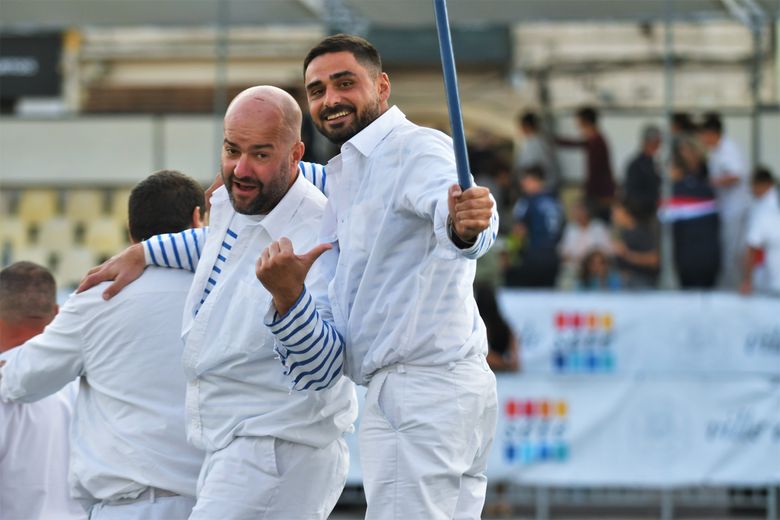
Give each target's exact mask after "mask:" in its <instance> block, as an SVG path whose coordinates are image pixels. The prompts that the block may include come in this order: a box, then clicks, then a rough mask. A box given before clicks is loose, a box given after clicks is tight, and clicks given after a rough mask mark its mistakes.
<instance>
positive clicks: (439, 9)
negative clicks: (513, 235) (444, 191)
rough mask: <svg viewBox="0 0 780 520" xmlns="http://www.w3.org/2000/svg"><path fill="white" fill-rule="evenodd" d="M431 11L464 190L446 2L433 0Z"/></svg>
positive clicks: (462, 138)
mask: <svg viewBox="0 0 780 520" xmlns="http://www.w3.org/2000/svg"><path fill="white" fill-rule="evenodd" d="M433 11H434V14H435V16H436V32H437V33H438V34H439V52H440V53H441V66H442V70H443V71H444V90H445V91H446V92H447V109H448V110H449V113H450V128H451V129H452V146H453V148H454V149H455V164H456V165H457V169H458V184H460V188H461V189H462V190H464V191H465V190H467V189H468V188H470V187H471V172H470V169H469V157H468V154H467V152H466V135H465V132H464V131H463V115H462V114H461V112H460V95H459V94H458V75H457V73H456V72H455V55H454V54H453V52H452V36H451V35H450V22H449V19H448V16H447V2H446V1H445V0H433Z"/></svg>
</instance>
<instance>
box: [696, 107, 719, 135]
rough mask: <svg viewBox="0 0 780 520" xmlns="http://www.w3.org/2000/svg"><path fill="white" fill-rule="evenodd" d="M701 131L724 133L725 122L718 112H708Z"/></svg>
mask: <svg viewBox="0 0 780 520" xmlns="http://www.w3.org/2000/svg"><path fill="white" fill-rule="evenodd" d="M700 129H701V130H702V131H705V132H714V133H716V134H719V135H720V134H722V133H723V120H722V119H721V117H720V114H719V113H718V112H707V113H706V114H704V119H703V120H702V123H701V126H700Z"/></svg>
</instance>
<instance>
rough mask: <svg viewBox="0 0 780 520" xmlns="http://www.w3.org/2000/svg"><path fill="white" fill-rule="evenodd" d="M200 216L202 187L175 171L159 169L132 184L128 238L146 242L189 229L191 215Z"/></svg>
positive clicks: (202, 200) (202, 207)
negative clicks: (197, 214) (151, 238)
mask: <svg viewBox="0 0 780 520" xmlns="http://www.w3.org/2000/svg"><path fill="white" fill-rule="evenodd" d="M195 208H200V213H201V216H202V215H203V210H204V208H205V205H204V195H203V187H202V186H201V185H200V184H198V183H197V182H195V181H194V180H193V179H191V178H190V177H187V176H186V175H184V174H183V173H181V172H178V171H175V170H160V171H158V172H155V173H153V174H151V175H150V176H149V177H147V178H146V179H144V180H142V181H141V182H139V183H138V184H136V185H135V187H134V188H133V190H132V191H131V192H130V200H129V201H128V214H129V219H128V220H129V227H130V236H131V237H132V238H133V240H135V241H138V242H140V241H142V240H146V239H148V238H150V237H153V236H154V235H159V234H162V233H176V232H178V231H184V230H185V229H188V228H190V227H192V213H193V211H195Z"/></svg>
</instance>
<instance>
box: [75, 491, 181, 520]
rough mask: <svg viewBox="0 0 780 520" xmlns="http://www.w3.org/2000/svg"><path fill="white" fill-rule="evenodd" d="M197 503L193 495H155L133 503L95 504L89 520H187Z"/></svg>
mask: <svg viewBox="0 0 780 520" xmlns="http://www.w3.org/2000/svg"><path fill="white" fill-rule="evenodd" d="M194 505H195V499H194V498H193V497H184V496H174V497H155V498H153V499H143V500H139V501H137V502H133V503H132V504H121V505H117V504H110V503H104V502H100V503H98V504H95V506H94V507H93V508H92V510H91V511H90V513H89V520H187V519H188V518H189V517H190V513H192V507H193V506H194Z"/></svg>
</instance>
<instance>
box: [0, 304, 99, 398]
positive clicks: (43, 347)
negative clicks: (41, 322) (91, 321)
mask: <svg viewBox="0 0 780 520" xmlns="http://www.w3.org/2000/svg"><path fill="white" fill-rule="evenodd" d="M84 294H86V293H84ZM79 296H81V295H75V296H72V297H71V299H70V300H69V301H68V302H66V303H65V305H63V307H62V309H60V312H59V314H57V316H56V317H55V318H54V321H52V322H51V323H50V324H49V325H48V326H47V327H46V329H45V330H44V331H43V333H41V334H39V335H37V336H35V337H34V338H31V339H30V340H29V341H27V342H26V343H25V344H23V345H21V346H19V347H16V348H15V349H13V351H12V352H11V354H12V355H10V356H9V357H8V362H7V364H6V365H5V366H4V367H2V368H0V399H2V400H4V401H9V400H10V401H22V402H32V401H37V400H39V399H43V398H44V397H46V396H48V395H51V394H53V393H54V392H56V391H58V390H60V389H61V388H62V387H63V386H65V385H66V384H68V383H70V382H71V381H73V380H74V379H76V378H77V377H79V376H80V375H81V374H82V373H83V370H84V360H83V356H82V352H83V348H84V343H83V339H82V336H81V333H82V330H84V323H83V318H82V316H81V314H80V313H79V312H78V310H77V309H76V306H75V305H74V304H73V299H75V298H79Z"/></svg>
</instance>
